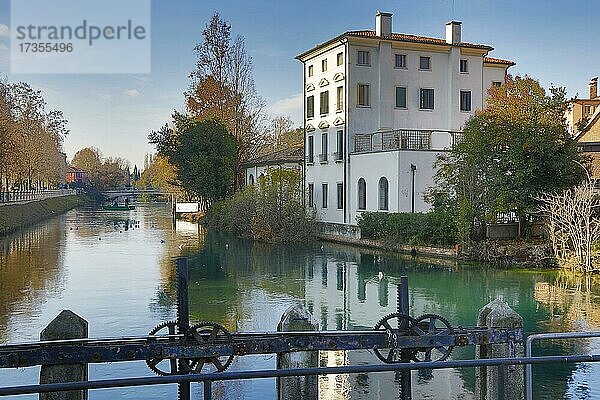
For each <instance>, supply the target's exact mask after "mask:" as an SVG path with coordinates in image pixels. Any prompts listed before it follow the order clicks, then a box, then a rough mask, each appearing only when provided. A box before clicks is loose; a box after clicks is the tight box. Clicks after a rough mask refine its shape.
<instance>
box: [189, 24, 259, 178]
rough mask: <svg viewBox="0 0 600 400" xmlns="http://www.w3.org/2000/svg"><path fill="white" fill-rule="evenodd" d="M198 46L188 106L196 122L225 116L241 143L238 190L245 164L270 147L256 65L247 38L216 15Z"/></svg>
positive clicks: (238, 158)
mask: <svg viewBox="0 0 600 400" xmlns="http://www.w3.org/2000/svg"><path fill="white" fill-rule="evenodd" d="M202 37H203V40H202V42H201V43H199V44H198V45H196V47H195V49H194V50H195V52H196V55H197V57H198V58H197V63H196V69H195V70H194V71H193V72H192V73H191V74H190V80H191V83H190V88H189V89H188V90H187V91H186V93H185V95H186V106H187V111H188V113H189V114H190V116H191V117H192V118H194V119H196V120H204V119H207V118H210V117H218V118H220V119H221V120H222V121H223V123H224V124H225V126H226V127H227V130H228V131H229V132H230V133H231V134H232V135H233V136H234V137H235V138H236V141H237V146H238V149H237V166H236V180H235V186H236V188H237V187H238V186H239V185H240V184H241V183H242V182H243V174H242V172H243V171H242V168H241V164H242V163H243V162H245V161H247V160H249V159H250V158H252V157H254V156H256V155H257V154H258V153H259V151H260V149H261V148H262V147H263V146H264V145H265V143H266V139H267V138H266V135H265V126H266V119H265V113H264V107H265V104H264V101H263V100H262V99H261V98H260V96H259V95H258V94H257V92H256V88H255V86H254V78H253V76H252V72H253V63H252V57H250V56H249V55H248V53H247V51H246V46H245V42H244V38H243V37H242V36H236V37H235V38H233V39H232V38H231V25H230V24H229V23H228V22H226V21H224V20H222V19H221V17H220V16H219V14H218V13H215V14H214V15H213V17H212V19H211V21H210V22H209V23H208V24H207V25H206V27H205V29H204V30H203V32H202Z"/></svg>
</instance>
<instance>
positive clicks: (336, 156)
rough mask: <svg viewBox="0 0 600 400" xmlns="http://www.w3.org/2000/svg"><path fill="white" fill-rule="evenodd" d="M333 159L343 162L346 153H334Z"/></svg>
mask: <svg viewBox="0 0 600 400" xmlns="http://www.w3.org/2000/svg"><path fill="white" fill-rule="evenodd" d="M333 159H334V160H335V161H342V160H344V152H343V151H336V152H335V153H333Z"/></svg>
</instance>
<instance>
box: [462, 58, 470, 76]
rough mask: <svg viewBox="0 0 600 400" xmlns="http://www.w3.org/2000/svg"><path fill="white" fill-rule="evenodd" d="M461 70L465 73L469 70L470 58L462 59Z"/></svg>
mask: <svg viewBox="0 0 600 400" xmlns="http://www.w3.org/2000/svg"><path fill="white" fill-rule="evenodd" d="M460 72H462V73H463V74H466V73H467V72H469V60H460Z"/></svg>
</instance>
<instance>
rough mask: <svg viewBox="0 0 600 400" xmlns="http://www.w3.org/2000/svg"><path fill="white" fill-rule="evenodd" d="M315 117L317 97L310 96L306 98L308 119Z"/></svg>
mask: <svg viewBox="0 0 600 400" xmlns="http://www.w3.org/2000/svg"><path fill="white" fill-rule="evenodd" d="M314 116H315V96H308V97H307V98H306V118H312V117H314Z"/></svg>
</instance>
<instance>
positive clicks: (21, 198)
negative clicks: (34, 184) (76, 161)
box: [0, 189, 77, 204]
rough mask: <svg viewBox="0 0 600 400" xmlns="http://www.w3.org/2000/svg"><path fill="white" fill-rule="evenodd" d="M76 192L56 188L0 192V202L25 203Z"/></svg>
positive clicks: (75, 192)
mask: <svg viewBox="0 0 600 400" xmlns="http://www.w3.org/2000/svg"><path fill="white" fill-rule="evenodd" d="M73 194H77V190H75V189H56V190H25V191H14V192H0V204H10V203H27V202H30V201H38V200H44V199H49V198H52V197H62V196H69V195H73Z"/></svg>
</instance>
